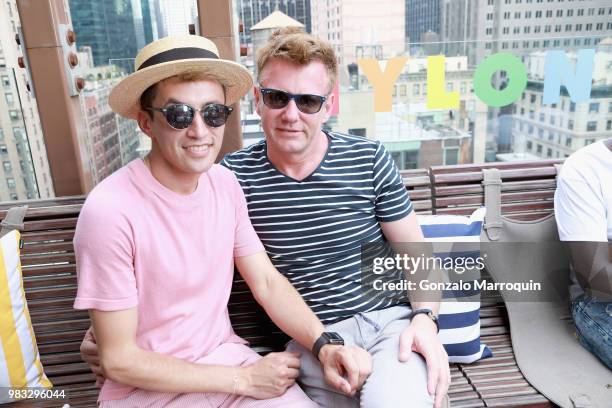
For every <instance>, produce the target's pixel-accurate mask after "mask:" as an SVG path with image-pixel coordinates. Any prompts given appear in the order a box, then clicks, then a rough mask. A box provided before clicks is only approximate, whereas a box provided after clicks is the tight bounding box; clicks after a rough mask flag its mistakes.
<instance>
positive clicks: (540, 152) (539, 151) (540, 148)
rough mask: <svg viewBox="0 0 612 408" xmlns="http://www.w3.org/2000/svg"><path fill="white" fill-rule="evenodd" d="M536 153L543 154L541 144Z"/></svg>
mask: <svg viewBox="0 0 612 408" xmlns="http://www.w3.org/2000/svg"><path fill="white" fill-rule="evenodd" d="M536 152H537V153H538V154H542V145H541V144H539V145H538V146H537V148H536Z"/></svg>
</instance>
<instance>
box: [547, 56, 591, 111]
mask: <svg viewBox="0 0 612 408" xmlns="http://www.w3.org/2000/svg"><path fill="white" fill-rule="evenodd" d="M594 59H595V49H584V50H580V51H578V58H577V60H576V73H575V74H574V73H572V70H571V67H570V64H569V62H568V61H567V58H566V57H565V52H564V51H563V50H554V51H548V52H547V53H546V63H545V66H544V96H543V98H542V103H543V104H544V105H548V104H551V103H558V102H559V92H560V91H561V83H562V82H563V85H565V88H567V93H568V94H569V97H570V100H571V101H572V102H583V101H586V100H588V99H589V98H590V96H591V79H592V77H593V65H594V63H595V61H594Z"/></svg>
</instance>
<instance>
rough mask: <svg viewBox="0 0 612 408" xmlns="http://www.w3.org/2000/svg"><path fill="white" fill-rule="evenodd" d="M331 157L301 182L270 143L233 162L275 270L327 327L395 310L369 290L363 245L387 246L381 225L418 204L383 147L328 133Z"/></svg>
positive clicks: (228, 159) (231, 157)
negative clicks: (271, 155)
mask: <svg viewBox="0 0 612 408" xmlns="http://www.w3.org/2000/svg"><path fill="white" fill-rule="evenodd" d="M326 134H327V136H328V140H329V145H328V149H327V153H326V154H325V157H324V158H323V161H322V162H321V163H320V164H319V167H317V169H316V170H315V171H314V172H313V173H312V174H311V175H310V176H308V177H306V178H305V179H303V180H301V181H296V180H294V179H292V178H291V177H288V176H286V175H284V174H283V173H281V172H279V171H278V170H277V169H276V168H275V167H274V165H273V164H272V163H271V162H270V161H269V160H268V157H267V153H266V142H265V140H264V141H261V142H259V143H257V144H254V145H252V146H250V147H248V148H245V149H242V150H240V151H238V152H235V153H231V154H228V155H226V156H225V158H224V159H223V161H222V162H221V164H222V165H224V166H226V167H228V168H229V169H230V170H232V171H233V172H234V173H235V174H236V177H237V178H238V181H239V182H240V185H241V186H242V189H243V191H244V195H245V197H246V200H247V205H248V210H249V216H250V218H251V222H252V223H253V227H254V228H255V231H256V232H257V235H259V238H260V239H261V242H262V243H263V245H264V246H265V248H266V251H267V252H268V255H269V256H270V259H271V260H272V263H273V264H274V266H275V267H276V268H277V269H278V270H279V271H280V272H281V273H282V274H283V275H285V276H286V277H287V279H289V281H290V282H291V283H292V284H293V286H294V287H295V288H296V289H297V291H298V292H299V293H300V295H302V297H303V298H304V300H305V301H306V303H307V304H308V305H309V306H310V307H311V308H312V310H313V311H314V312H315V314H316V315H317V316H318V317H319V319H321V321H322V322H323V323H325V324H329V323H333V322H336V321H339V320H343V319H346V318H348V317H351V316H353V315H354V314H356V313H357V312H366V311H371V310H377V309H382V308H385V307H389V306H393V305H395V304H397V303H398V301H397V300H394V299H389V298H386V297H381V296H375V295H374V296H373V295H372V294H367V293H362V290H361V285H360V283H361V265H360V264H361V244H362V243H369V242H382V241H383V240H384V236H383V234H382V231H381V229H380V225H379V222H390V221H395V220H399V219H401V218H403V217H406V216H407V215H408V214H409V213H410V212H411V211H412V203H411V202H410V200H409V198H408V193H407V191H406V188H405V187H404V184H403V181H402V178H401V176H400V174H399V171H398V169H397V167H396V166H395V163H394V162H393V159H392V158H391V155H390V154H389V153H388V152H387V151H386V150H385V148H384V147H383V146H382V144H380V142H376V141H372V140H368V139H364V138H361V137H356V136H350V135H344V134H339V133H326Z"/></svg>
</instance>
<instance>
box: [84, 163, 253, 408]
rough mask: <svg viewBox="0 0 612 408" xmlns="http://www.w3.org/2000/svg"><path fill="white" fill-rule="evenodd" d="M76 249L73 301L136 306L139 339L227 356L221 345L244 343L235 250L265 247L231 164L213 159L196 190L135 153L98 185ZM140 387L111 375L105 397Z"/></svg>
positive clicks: (195, 354) (161, 347)
mask: <svg viewBox="0 0 612 408" xmlns="http://www.w3.org/2000/svg"><path fill="white" fill-rule="evenodd" d="M74 250H75V254H76V262H77V276H78V292H77V297H76V301H75V303H74V307H75V308H76V309H97V310H103V311H114V310H125V309H130V308H134V307H137V308H138V330H137V334H136V342H137V344H138V346H139V347H141V348H143V349H145V350H150V351H154V352H158V353H162V354H166V355H171V356H174V357H177V358H180V359H183V360H186V361H189V362H198V363H203V364H204V363H208V364H212V363H213V362H214V363H217V364H218V363H219V356H218V354H219V353H214V354H213V352H214V351H215V349H217V348H218V347H219V346H221V345H223V344H226V343H245V341H244V340H242V339H241V338H239V337H238V336H237V335H236V334H234V331H233V330H232V327H231V324H230V320H229V315H228V311H227V302H228V299H229V295H230V291H231V286H232V277H233V271H234V261H233V259H234V257H242V256H247V255H252V254H254V253H257V252H262V251H263V250H264V248H263V246H262V245H261V242H260V241H259V238H258V237H257V235H256V233H255V231H254V230H253V227H252V225H251V222H250V220H249V217H248V213H247V207H246V201H245V199H244V195H243V193H242V189H241V188H240V185H239V184H238V181H237V180H236V177H235V176H234V174H233V173H232V172H231V171H229V170H227V169H225V168H224V167H222V166H219V165H214V166H213V167H211V169H210V170H209V171H208V172H206V173H204V174H202V176H201V177H200V179H199V182H198V187H197V189H196V191H195V192H194V193H192V194H190V195H187V196H185V195H180V194H177V193H174V192H173V191H171V190H169V189H167V188H166V187H164V186H163V185H161V184H160V183H159V182H158V181H157V180H156V179H155V178H154V177H153V176H152V175H151V173H150V172H149V170H148V168H147V167H146V166H145V164H144V162H143V161H142V160H134V161H133V162H131V163H130V164H128V165H127V166H125V167H124V168H122V169H120V170H118V171H117V172H115V173H114V174H112V175H111V176H109V177H108V178H106V179H105V180H104V181H102V182H101V183H100V184H99V185H98V186H96V188H94V189H93V191H91V193H90V194H89V196H88V197H87V200H86V201H85V204H84V206H83V209H82V210H81V215H80V216H79V220H78V223H77V228H76V232H75V237H74ZM207 357H209V358H208V360H211V361H208V360H207ZM132 390H133V388H132V387H129V386H125V385H121V384H118V383H114V382H112V381H110V380H107V381H106V382H105V383H104V387H103V388H102V391H101V393H100V400H110V399H118V398H122V397H124V396H125V395H127V394H128V393H129V392H130V391H132Z"/></svg>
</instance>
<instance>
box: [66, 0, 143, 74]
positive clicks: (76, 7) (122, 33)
mask: <svg viewBox="0 0 612 408" xmlns="http://www.w3.org/2000/svg"><path fill="white" fill-rule="evenodd" d="M69 2H70V15H71V19H72V25H73V28H74V31H75V33H76V35H77V46H78V47H83V46H88V47H91V50H92V54H93V63H94V65H95V66H105V65H109V64H122V66H123V67H124V68H126V69H129V70H132V69H133V64H125V61H126V60H133V58H134V57H135V56H136V53H137V52H138V49H139V48H138V47H139V46H140V45H144V33H143V31H142V30H143V21H142V11H141V10H137V11H138V14H137V15H138V16H141V17H140V21H139V22H138V21H136V19H135V15H136V14H135V13H134V10H133V5H138V7H140V0H137V1H132V0H101V1H91V0H69Z"/></svg>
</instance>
